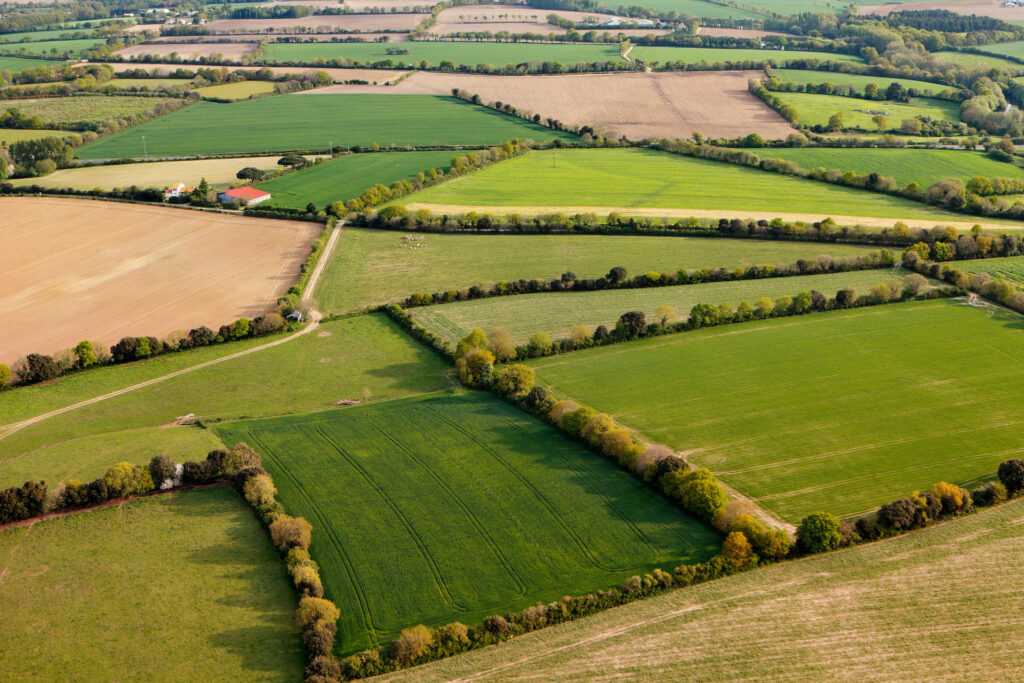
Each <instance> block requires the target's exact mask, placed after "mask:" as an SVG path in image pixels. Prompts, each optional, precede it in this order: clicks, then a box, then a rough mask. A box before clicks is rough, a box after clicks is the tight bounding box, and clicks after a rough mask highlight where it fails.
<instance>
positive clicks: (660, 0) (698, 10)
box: [644, 0, 760, 19]
mask: <svg viewBox="0 0 1024 683" xmlns="http://www.w3.org/2000/svg"><path fill="white" fill-rule="evenodd" d="M644 7H651V8H653V9H656V10H659V11H662V12H669V11H672V10H675V11H676V12H679V13H680V14H692V15H693V16H695V17H707V18H709V19H732V18H736V19H749V18H758V17H760V15H759V14H757V13H756V12H753V11H751V10H748V9H741V8H739V7H732V6H729V5H719V4H717V3H711V2H704V1H703V0H644Z"/></svg>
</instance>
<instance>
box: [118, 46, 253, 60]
mask: <svg viewBox="0 0 1024 683" xmlns="http://www.w3.org/2000/svg"><path fill="white" fill-rule="evenodd" d="M254 49H256V45H255V43H200V42H194V43H142V44H139V45H132V46H131V47H126V48H123V49H121V50H118V51H117V52H115V53H114V54H115V55H117V56H118V57H125V58H126V59H131V58H132V57H137V56H139V55H157V56H159V57H169V56H170V55H171V53H173V52H177V53H178V56H179V57H181V58H182V59H186V60H188V59H199V58H200V57H210V56H211V55H215V54H218V53H219V54H222V55H224V56H225V57H226V58H228V59H241V58H242V57H244V56H245V55H247V54H249V53H250V52H252V51H253V50H254Z"/></svg>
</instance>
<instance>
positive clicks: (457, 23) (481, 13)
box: [430, 5, 655, 36]
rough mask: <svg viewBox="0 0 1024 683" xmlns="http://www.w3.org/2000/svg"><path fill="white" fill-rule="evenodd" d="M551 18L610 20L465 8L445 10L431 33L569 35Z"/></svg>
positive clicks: (491, 7)
mask: <svg viewBox="0 0 1024 683" xmlns="http://www.w3.org/2000/svg"><path fill="white" fill-rule="evenodd" d="M549 14H557V15H558V16H560V17H562V18H564V19H568V20H570V21H575V22H577V23H578V22H583V21H586V20H595V19H596V20H598V21H600V20H601V19H604V18H606V17H607V16H608V15H605V14H599V13H597V12H574V11H571V10H543V9H535V8H532V7H525V6H517V5H463V6H459V7H450V8H448V9H444V10H441V11H440V12H439V13H438V15H437V23H436V24H434V25H433V26H432V27H431V28H430V33H431V34H434V35H438V36H443V35H447V34H449V33H460V32H468V31H490V32H491V33H497V32H498V31H509V32H510V33H527V32H529V33H565V29H564V28H562V27H560V26H555V25H554V24H549V23H548V21H547V17H548V15H549ZM627 21H628V19H627ZM598 30H602V29H598ZM609 30H611V31H615V29H609ZM651 32H655V31H651ZM615 33H618V32H617V31H615Z"/></svg>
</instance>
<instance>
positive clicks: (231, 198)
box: [217, 185, 270, 206]
mask: <svg viewBox="0 0 1024 683" xmlns="http://www.w3.org/2000/svg"><path fill="white" fill-rule="evenodd" d="M268 199H270V193H269V192H264V191H263V190H257V189H256V188H255V187H250V186H249V185H246V186H245V187H236V188H235V189H233V190H224V191H223V192H218V193H217V201H218V202H220V203H221V204H231V203H233V202H238V203H239V204H242V205H244V206H251V205H253V204H259V203H260V202H265V201H267V200H268Z"/></svg>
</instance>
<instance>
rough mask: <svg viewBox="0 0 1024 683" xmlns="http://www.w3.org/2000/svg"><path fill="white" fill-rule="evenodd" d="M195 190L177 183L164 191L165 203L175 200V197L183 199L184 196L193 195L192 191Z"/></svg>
mask: <svg viewBox="0 0 1024 683" xmlns="http://www.w3.org/2000/svg"><path fill="white" fill-rule="evenodd" d="M194 189H195V188H194V187H189V186H188V185H186V184H185V183H175V184H174V185H171V186H170V187H169V188H167V189H166V190H164V201H167V200H168V199H173V198H175V197H182V196H184V195H187V194H191V192H192V190H194Z"/></svg>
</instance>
